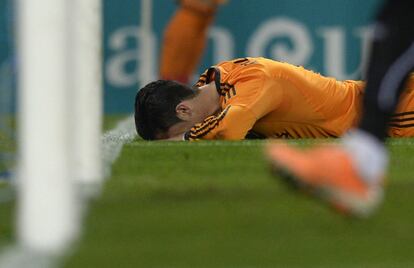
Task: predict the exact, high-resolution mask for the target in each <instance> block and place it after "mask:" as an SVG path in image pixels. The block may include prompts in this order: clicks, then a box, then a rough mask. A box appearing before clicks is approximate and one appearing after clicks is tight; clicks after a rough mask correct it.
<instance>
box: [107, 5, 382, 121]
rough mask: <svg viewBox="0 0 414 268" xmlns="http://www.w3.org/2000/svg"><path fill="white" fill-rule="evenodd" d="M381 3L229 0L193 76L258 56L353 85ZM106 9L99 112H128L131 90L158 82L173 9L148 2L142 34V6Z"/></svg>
mask: <svg viewBox="0 0 414 268" xmlns="http://www.w3.org/2000/svg"><path fill="white" fill-rule="evenodd" d="M380 2H381V1H380V0H365V1H359V0H231V1H228V3H227V4H225V5H223V6H221V8H220V9H219V11H218V13H217V16H216V20H215V23H214V25H212V27H211V29H210V31H209V40H208V47H207V50H206V51H205V55H204V57H203V59H202V62H201V63H200V67H199V69H198V70H197V71H196V73H198V72H201V71H202V70H204V69H205V68H207V67H208V66H210V65H213V64H214V63H217V62H219V61H221V60H226V59H231V58H235V57H243V56H264V57H268V58H273V59H276V60H280V61H286V62H290V63H293V64H297V65H303V66H305V67H307V68H310V69H313V70H314V71H317V72H320V73H322V74H324V75H328V76H334V77H337V78H338V79H359V78H361V73H362V70H363V69H364V62H365V61H363V60H362V59H363V58H364V55H366V54H367V51H368V49H369V46H368V44H369V40H370V36H371V34H372V24H373V17H374V14H375V12H376V9H377V8H378V5H379V4H380ZM104 3H105V6H104V8H105V36H104V54H105V66H104V72H105V107H106V108H105V110H106V112H108V113H126V112H131V111H132V110H133V98H134V95H135V93H136V91H137V89H138V88H139V87H140V86H142V84H143V83H145V82H146V81H147V80H148V77H150V78H156V77H157V68H158V60H159V49H160V42H162V32H163V28H164V27H165V25H166V24H167V23H168V21H169V19H170V18H171V16H172V15H173V14H174V10H175V8H176V4H175V1H173V0H153V1H152V5H153V8H152V13H151V17H152V20H151V29H150V36H148V34H147V35H145V33H143V32H142V31H141V30H142V29H140V25H139V22H140V15H141V11H140V4H141V3H140V1H137V0H122V1H118V0H105V1H104ZM145 40H147V41H145ZM148 40H149V41H148ZM145 42H147V43H145ZM148 42H149V44H148ZM148 54H149V55H150V59H151V60H150V61H149V60H148V57H147V56H148ZM145 55H146V56H145ZM145 75H146V77H144V76H145Z"/></svg>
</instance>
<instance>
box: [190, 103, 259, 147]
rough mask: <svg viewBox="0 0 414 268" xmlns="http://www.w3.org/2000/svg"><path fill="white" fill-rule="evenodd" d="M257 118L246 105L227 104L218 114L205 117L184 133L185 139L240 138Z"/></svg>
mask: <svg viewBox="0 0 414 268" xmlns="http://www.w3.org/2000/svg"><path fill="white" fill-rule="evenodd" d="M256 120H257V118H256V116H255V115H254V114H253V113H252V112H251V111H250V110H249V109H248V108H246V107H243V106H228V107H227V108H226V109H225V110H223V111H222V112H221V113H220V114H218V115H215V116H209V117H207V118H206V119H205V120H204V121H203V122H202V123H199V124H197V125H195V126H194V127H193V128H191V129H190V130H189V131H187V132H186V133H185V134H184V139H185V140H190V141H194V140H200V139H206V140H213V139H217V140H241V139H243V138H244V137H245V136H246V134H247V132H248V131H249V130H250V129H251V128H252V127H253V125H254V124H255V122H256Z"/></svg>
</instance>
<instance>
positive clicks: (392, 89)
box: [267, 0, 414, 216]
mask: <svg viewBox="0 0 414 268" xmlns="http://www.w3.org/2000/svg"><path fill="white" fill-rule="evenodd" d="M413 12H414V2H413V1H405V0H388V1H386V2H385V4H384V6H383V8H382V10H381V12H380V13H379V16H378V17H377V23H376V27H375V34H374V40H373V43H372V54H371V58H370V62H369V67H368V73H367V80H368V82H367V88H366V93H365V97H364V113H363V117H362V120H361V123H360V126H359V128H358V129H355V130H353V131H351V132H350V133H349V135H348V136H346V137H344V138H343V139H342V144H341V145H340V146H335V145H331V146H329V145H328V146H321V147H317V148H314V149H311V150H308V151H298V150H295V149H293V148H290V147H288V146H287V145H284V144H273V145H269V146H268V148H267V155H268V158H269V160H270V161H271V164H272V166H273V167H274V168H275V171H276V172H278V173H279V174H280V175H281V176H282V177H284V178H286V179H287V181H288V182H290V183H292V184H293V185H296V186H297V187H299V188H301V189H305V190H306V192H310V193H311V194H313V195H315V196H316V197H318V198H321V199H322V200H324V201H327V202H328V203H330V204H331V205H332V206H333V207H334V208H336V209H338V210H339V211H342V212H344V213H346V214H350V215H356V216H367V215H369V214H370V213H371V212H373V211H374V210H375V208H376V207H377V206H378V205H379V204H380V203H381V201H382V190H383V189H382V188H383V185H382V184H383V180H384V176H385V173H386V171H387V167H388V152H387V149H386V147H385V145H384V141H385V138H386V133H387V129H388V127H390V126H399V127H402V128H404V127H410V126H413V123H414V111H407V112H404V113H400V114H395V115H393V112H394V111H395V109H396V106H397V104H398V101H399V97H400V95H401V93H402V90H403V86H404V84H405V82H406V81H407V77H408V75H409V73H410V72H411V71H412V70H413V68H414V27H413V24H412V19H411V14H412V13H413Z"/></svg>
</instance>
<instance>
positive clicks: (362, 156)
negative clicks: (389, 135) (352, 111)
mask: <svg viewBox="0 0 414 268" xmlns="http://www.w3.org/2000/svg"><path fill="white" fill-rule="evenodd" d="M342 144H343V146H344V148H345V150H346V151H348V153H349V154H350V155H351V157H352V161H353V164H354V165H355V166H356V168H357V170H358V172H359V174H360V175H361V176H362V179H363V180H365V182H366V183H368V184H376V183H378V182H380V180H381V179H383V176H384V174H385V172H386V170H387V168H388V151H387V149H386V148H385V145H384V143H382V142H381V141H379V140H378V139H377V138H376V137H374V136H372V135H371V134H369V133H368V132H366V131H362V130H359V129H353V130H351V131H349V133H348V134H346V135H345V136H344V137H343V138H342Z"/></svg>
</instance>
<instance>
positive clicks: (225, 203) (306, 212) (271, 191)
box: [0, 139, 414, 268]
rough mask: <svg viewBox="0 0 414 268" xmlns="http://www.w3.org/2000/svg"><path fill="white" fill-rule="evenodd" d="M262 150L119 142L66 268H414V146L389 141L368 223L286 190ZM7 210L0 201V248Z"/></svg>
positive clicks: (250, 145)
mask: <svg viewBox="0 0 414 268" xmlns="http://www.w3.org/2000/svg"><path fill="white" fill-rule="evenodd" d="M295 143H296V144H298V145H299V146H307V145H308V144H309V141H299V142H295ZM262 145H263V141H242V142H219V141H214V142H198V143H185V142H144V141H141V140H137V141H134V142H132V143H130V144H127V145H125V146H124V148H123V152H122V154H121V156H120V158H119V159H118V160H117V161H116V163H115V165H114V166H113V170H112V171H113V173H112V177H111V178H110V179H109V180H108V181H107V183H106V185H105V189H104V192H103V194H102V196H101V197H100V198H99V199H98V200H96V201H94V202H92V204H91V206H90V209H89V213H88V216H87V217H86V219H85V224H84V235H83V238H82V240H81V241H80V242H79V243H78V245H77V247H76V250H74V251H73V253H72V255H71V256H69V257H68V258H66V259H65V267H223V268H224V267H373V268H374V267H375V268H378V267H414V254H413V252H414V231H413V230H414V228H413V227H414V157H413V156H414V139H400V140H390V141H389V142H388V146H389V148H390V150H391V155H392V160H391V170H390V175H389V180H388V185H387V195H386V200H385V202H384V204H383V206H382V207H381V209H380V210H379V211H378V213H377V214H375V215H374V217H372V218H369V219H366V220H353V219H349V218H344V217H343V216H340V215H337V214H334V213H332V212H331V211H330V210H328V209H327V208H326V207H324V206H323V205H322V204H320V203H316V202H314V201H313V200H311V199H309V198H308V197H304V196H301V195H297V194H295V193H293V192H290V191H289V190H288V189H287V188H285V187H284V185H282V184H280V183H279V182H278V180H277V179H276V178H273V177H272V176H271V175H270V173H269V172H268V171H269V170H268V167H267V165H266V162H265V161H264V158H263V155H262ZM12 206H13V205H12V204H10V203H2V204H0V245H1V244H4V243H6V242H9V241H10V240H11V239H12V235H11V231H12V227H11V216H10V215H11V211H12Z"/></svg>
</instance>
